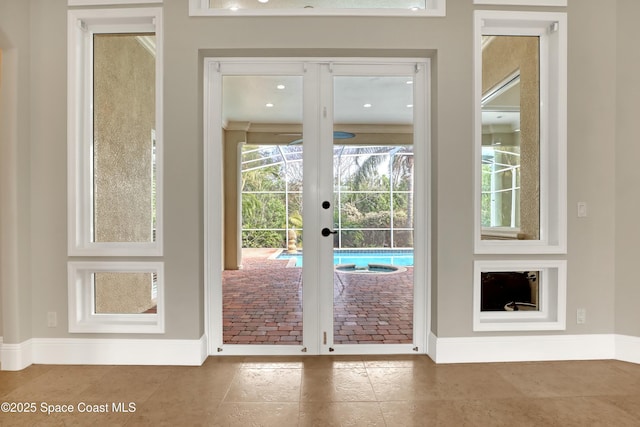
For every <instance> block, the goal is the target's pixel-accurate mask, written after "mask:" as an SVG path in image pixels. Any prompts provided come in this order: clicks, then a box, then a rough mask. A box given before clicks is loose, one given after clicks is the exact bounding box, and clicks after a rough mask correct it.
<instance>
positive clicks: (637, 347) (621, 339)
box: [615, 334, 640, 363]
mask: <svg viewBox="0 0 640 427" xmlns="http://www.w3.org/2000/svg"><path fill="white" fill-rule="evenodd" d="M615 345H616V359H618V360H622V361H624V362H631V363H640V337H632V336H629V335H619V334H618V335H616V343H615Z"/></svg>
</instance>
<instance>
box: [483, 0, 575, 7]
mask: <svg viewBox="0 0 640 427" xmlns="http://www.w3.org/2000/svg"><path fill="white" fill-rule="evenodd" d="M473 4H476V5H477V4H481V5H492V6H557V7H566V6H567V0H473Z"/></svg>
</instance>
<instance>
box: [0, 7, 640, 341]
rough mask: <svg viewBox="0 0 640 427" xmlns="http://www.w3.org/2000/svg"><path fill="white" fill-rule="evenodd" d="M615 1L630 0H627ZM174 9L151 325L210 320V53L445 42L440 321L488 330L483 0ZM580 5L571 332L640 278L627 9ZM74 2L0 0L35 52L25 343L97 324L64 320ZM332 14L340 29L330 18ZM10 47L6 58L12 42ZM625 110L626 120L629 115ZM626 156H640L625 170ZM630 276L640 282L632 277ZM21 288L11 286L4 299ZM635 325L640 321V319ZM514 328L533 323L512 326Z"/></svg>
mask: <svg viewBox="0 0 640 427" xmlns="http://www.w3.org/2000/svg"><path fill="white" fill-rule="evenodd" d="M605 3H606V4H607V5H615V1H614V0H608V1H606V2H605ZM633 3H634V0H625V1H623V2H622V3H621V4H624V8H625V12H635V13H634V14H632V13H626V14H622V13H621V15H624V16H620V17H619V18H620V19H624V20H625V22H627V20H628V21H630V20H631V19H632V18H628V17H631V16H638V14H637V12H639V10H638V6H637V5H634V4H633ZM163 7H164V29H165V40H164V49H165V58H164V85H163V86H164V137H165V139H164V143H165V153H164V154H165V170H164V173H165V176H164V178H165V179H164V200H165V207H164V209H165V210H164V214H165V217H164V232H165V235H164V237H165V239H164V246H165V249H164V257H163V260H164V261H165V279H166V281H165V283H166V292H165V297H166V333H165V334H164V335H162V336H149V337H150V338H154V339H157V338H167V339H198V338H200V336H201V335H202V334H203V333H204V314H203V310H204V303H205V302H204V294H203V293H204V284H203V271H204V266H203V245H204V242H203V182H202V179H203V161H202V158H203V148H202V126H203V119H202V111H203V110H202V86H203V84H202V76H203V71H202V68H203V63H202V57H203V55H204V53H205V52H215V51H225V52H227V53H228V55H231V56H233V55H243V54H247V53H249V52H253V53H254V54H256V53H257V54H259V53H260V52H263V49H267V50H269V52H270V54H271V55H278V54H283V55H287V54H289V55H297V56H301V53H302V54H304V53H305V52H306V53H309V54H311V55H313V54H318V53H320V54H323V55H325V56H340V55H344V54H348V55H358V56H369V55H373V56H380V55H381V54H382V53H385V52H387V53H391V54H393V52H397V51H400V50H403V51H411V50H413V51H423V52H425V51H431V52H435V56H434V58H436V59H437V60H434V61H433V64H434V69H433V74H432V76H433V79H434V81H433V83H432V84H433V92H434V94H435V95H436V97H435V98H434V103H433V105H432V108H433V112H432V116H431V119H432V129H431V133H432V136H433V141H432V161H433V162H436V163H437V166H436V167H435V168H434V170H433V171H432V172H431V173H432V174H433V178H434V179H433V185H434V186H435V187H434V189H433V190H434V191H433V195H434V197H433V200H432V209H433V218H434V220H435V223H434V224H433V228H434V230H433V234H432V241H431V246H432V247H431V248H432V251H434V252H433V254H434V256H433V260H434V263H435V265H433V268H432V273H431V274H432V279H433V282H432V287H434V289H433V295H437V300H436V299H434V300H432V301H431V304H432V307H431V308H432V319H433V322H432V330H433V332H434V333H435V334H436V335H437V336H438V337H467V336H475V335H479V336H483V335H488V334H487V333H473V332H472V293H473V292H472V288H473V260H474V259H475V258H476V257H474V255H473V199H474V197H473V161H474V159H473V111H474V110H473V91H472V81H473V40H472V34H473V10H474V6H473V4H472V2H471V1H458V0H450V1H449V2H448V4H447V16H446V17H445V18H399V17H340V18H327V17H313V18H312V17H301V18H296V19H291V18H287V17H263V18H258V17H242V18H241V17H226V18H202V17H198V18H189V17H188V0H165V2H164V6H163ZM560 9H561V10H564V9H563V8H560ZM536 10H547V9H546V8H536ZM548 10H553V11H557V10H559V9H558V8H549V9H548ZM567 10H568V12H569V25H570V28H569V75H570V77H569V122H568V125H569V129H568V131H569V132H568V133H569V169H568V172H569V183H568V184H569V187H568V192H569V253H568V255H567V259H568V261H569V283H568V313H569V314H568V316H569V317H568V320H569V321H568V323H567V330H566V332H555V333H556V334H563V333H566V334H578V333H585V334H587V333H612V332H613V331H614V273H615V272H616V271H617V273H618V275H619V281H618V290H619V296H618V301H620V300H621V299H624V298H625V297H633V296H635V292H637V291H635V290H631V287H632V286H633V282H632V280H631V279H632V278H633V277H632V271H631V267H630V266H631V265H632V264H631V261H626V263H622V264H621V263H620V262H619V263H618V268H617V270H616V271H614V265H615V263H614V249H615V246H616V245H615V242H614V234H615V229H614V223H615V220H616V219H618V221H619V223H622V220H625V221H627V223H629V224H631V218H632V212H633V211H629V213H628V214H624V215H621V214H619V215H618V216H617V217H616V216H615V215H614V205H615V202H616V197H615V194H614V189H617V190H618V193H620V194H626V191H627V190H625V189H624V188H621V187H620V186H618V187H616V186H615V185H614V184H615V183H614V176H620V175H624V176H630V177H632V178H633V177H635V175H634V174H635V173H636V172H633V168H632V167H631V165H630V163H629V165H628V166H626V162H632V158H633V157H634V156H627V154H626V153H624V152H621V153H620V154H619V156H622V157H625V156H627V157H628V158H624V159H622V158H620V157H619V159H618V164H616V163H615V161H614V160H615V158H614V149H613V148H614V144H613V141H612V138H613V135H615V134H616V128H615V125H616V116H615V107H616V102H615V93H616V84H615V81H616V71H615V70H616V67H615V64H616V53H615V49H612V48H611V46H615V42H616V26H615V25H616V13H615V8H613V9H610V8H604V7H603V4H602V1H600V0H581V1H579V2H578V1H572V2H569V7H568V8H567ZM66 12H67V1H66V0H30V1H29V2H27V1H24V0H0V28H1V29H2V30H1V31H2V32H7V33H10V34H11V35H12V36H15V37H16V39H15V42H16V43H18V45H19V51H20V55H23V54H25V53H26V59H25V60H24V61H23V62H20V64H19V66H18V67H19V68H18V71H19V74H18V75H19V76H21V77H20V78H21V80H20V82H19V87H18V93H19V97H18V100H19V102H18V104H19V105H18V110H17V114H18V117H19V119H18V125H17V128H18V129H19V132H18V135H19V137H20V138H21V139H20V141H21V144H20V147H19V149H20V151H19V152H18V154H17V156H18V160H17V163H16V165H17V168H18V170H19V174H20V177H21V181H19V184H18V189H19V190H20V193H19V194H20V200H19V206H20V208H21V209H22V211H21V212H20V213H21V214H23V215H21V220H20V221H21V222H19V223H18V225H19V233H20V237H21V239H20V241H21V243H20V244H21V245H23V246H22V247H21V248H20V250H19V253H18V256H19V259H20V265H21V267H22V268H24V265H25V264H26V265H28V266H29V268H28V269H27V271H26V272H24V273H25V274H27V273H31V274H32V276H33V281H32V282H31V280H28V274H27V279H25V281H24V282H22V283H21V285H22V284H24V286H25V287H24V289H23V288H20V295H19V297H18V300H16V301H18V302H19V306H20V304H22V303H23V302H20V301H19V299H20V297H22V296H24V295H28V299H29V303H28V305H27V307H26V309H30V310H31V312H30V313H29V315H26V316H24V317H20V316H14V317H10V322H6V319H7V314H6V313H5V325H4V326H5V331H6V330H9V329H11V328H13V329H16V328H22V329H21V330H16V331H15V333H13V337H14V338H12V339H14V340H17V341H11V342H20V341H23V340H25V339H28V338H30V337H31V336H34V337H42V338H66V337H82V336H85V335H78V334H73V335H70V334H68V333H67V332H66V331H67V328H66V322H65V321H64V320H63V319H66V315H67V272H66V265H67V260H68V259H67V256H66V241H67V235H66V212H67V206H66V167H67V164H66V136H67V134H66V108H65V107H66V103H65V99H66V61H65V59H64V58H65V55H66V54H65V53H66V26H67V19H66ZM329 22H330V27H331V31H327V28H328V27H329V26H328V23H329ZM628 26H629V27H630V28H631V27H632V25H631V22H628ZM594 28H597V29H598V30H597V31H594ZM619 31H621V32H622V33H618V40H619V39H621V38H624V37H625V36H626V34H629V36H633V35H636V38H635V39H632V40H637V34H636V33H635V32H634V31H632V30H631V29H627V30H619ZM629 43H631V42H630V41H629ZM629 48H631V45H629ZM4 56H5V60H6V51H5V55H4ZM632 56H633V55H632ZM22 58H25V57H22ZM634 58H635V57H634ZM628 61H629V64H628V65H631V66H635V67H637V59H629V60H628ZM624 64H627V60H625V62H624ZM636 69H637V68H636ZM625 75H626V74H625ZM636 75H638V73H636ZM629 78H630V81H632V82H635V81H637V80H634V78H631V77H629ZM635 79H637V77H636V78H635ZM638 85H640V83H638ZM623 90H625V91H629V92H630V93H632V94H635V93H637V92H633V90H637V88H636V89H633V90H631V89H629V88H624V89H623ZM29 91H31V94H30V92H29ZM631 99H632V98H631V94H630V95H629V97H628V98H626V97H625V100H626V101H625V102H624V103H622V102H618V106H621V103H622V104H623V105H624V106H627V105H629V106H630V105H631V104H632V101H631ZM636 99H637V97H636ZM29 107H31V108H29ZM634 108H637V107H634ZM634 111H637V110H632V112H634ZM630 114H631V113H630ZM636 116H637V114H636ZM624 117H627V116H624ZM621 121H622V118H621V119H619V120H618V122H619V123H620V122H621ZM25 123H26V124H25ZM29 123H30V124H31V125H30V126H29ZM29 131H31V134H30V135H29ZM625 135H626V136H628V137H629V138H628V139H629V141H622V139H621V138H618V140H617V142H618V146H619V147H621V148H629V149H630V145H631V144H632V141H631V140H632V138H631V132H630V131H629V130H628V131H627V133H626V134H625ZM633 152H634V151H631V153H633ZM614 166H625V167H624V168H622V169H621V170H620V171H619V172H616V173H615V174H614V173H613V172H612V171H613V170H614ZM628 191H630V190H628ZM577 201H586V202H588V204H589V205H588V206H589V211H588V212H589V216H588V217H587V218H580V219H578V218H576V215H575V209H574V207H575V205H576V202H577ZM638 204H640V200H637V199H633V201H632V202H631V205H630V207H631V208H634V207H637V206H638ZM622 205H623V204H622ZM627 235H628V234H627ZM619 240H620V239H619ZM25 245H26V246H27V247H25ZM618 249H619V250H623V249H624V250H627V251H628V252H633V242H632V241H631V240H630V241H629V243H624V244H622V243H620V242H618ZM484 258H489V259H502V258H512V257H500V256H487V257H484ZM623 279H628V280H626V281H625V283H624V284H623V283H621V281H622V280H623ZM31 283H33V300H32V301H31V292H30V291H29V286H31V285H30V284H31ZM627 283H628V284H627ZM12 286H13V285H12ZM16 289H17V287H16ZM3 291H4V289H3ZM6 295H7V294H6V292H5V293H4V294H3V297H4V296H6ZM11 304H13V301H11V302H9V301H7V299H6V298H5V299H4V306H5V308H6V307H8V306H10V305H11ZM624 304H626V303H624V302H618V303H617V305H616V306H615V308H623V306H624ZM629 304H630V303H629ZM23 305H24V304H23ZM578 307H584V308H586V309H587V323H585V324H584V325H576V324H575V310H576V308H578ZM23 308H24V307H23ZM48 311H55V312H57V314H58V319H59V322H60V324H59V326H58V327H57V328H48V327H47V326H46V315H47V312H48ZM636 311H637V310H636ZM625 316H627V315H626V314H625V315H623V314H618V318H619V325H620V327H621V328H622V327H623V325H625V324H626V325H631V324H632V322H634V321H635V324H636V325H638V324H640V322H637V319H634V318H631V317H625ZM636 316H637V315H636ZM31 323H33V325H32V324H31ZM634 328H636V329H635V330H637V328H638V326H635V327H634ZM631 329H633V328H627V329H625V330H631ZM31 331H32V332H31ZM534 333H535V332H534ZM491 334H492V335H495V334H494V333H491ZM514 334H515V335H522V333H517V332H516V333H509V335H514ZM535 334H537V333H535ZM505 335H506V334H505ZM88 337H94V338H95V337H96V335H88ZM97 337H99V338H103V337H108V336H105V335H99V336H97ZM6 338H7V334H5V340H6ZM127 338H136V336H127ZM142 338H145V336H143V337H142Z"/></svg>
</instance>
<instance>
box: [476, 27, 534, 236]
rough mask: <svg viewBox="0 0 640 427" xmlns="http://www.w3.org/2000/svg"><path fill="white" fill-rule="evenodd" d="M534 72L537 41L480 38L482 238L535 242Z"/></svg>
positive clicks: (529, 38)
mask: <svg viewBox="0 0 640 427" xmlns="http://www.w3.org/2000/svg"><path fill="white" fill-rule="evenodd" d="M539 68H540V66H539V39H538V37H511V36H491V37H484V38H483V48H482V91H483V92H482V159H481V162H482V188H481V191H482V197H481V225H482V238H483V239H526V240H538V239H539V238H540V166H539V165H540V136H539V135H540V109H539V99H540V88H539V86H540V84H539V74H540V72H539Z"/></svg>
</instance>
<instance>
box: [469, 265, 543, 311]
mask: <svg viewBox="0 0 640 427" xmlns="http://www.w3.org/2000/svg"><path fill="white" fill-rule="evenodd" d="M481 279H482V280H481V286H482V287H481V290H480V311H539V310H540V306H539V289H540V272H539V271H493V272H483V273H482V275H481Z"/></svg>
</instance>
